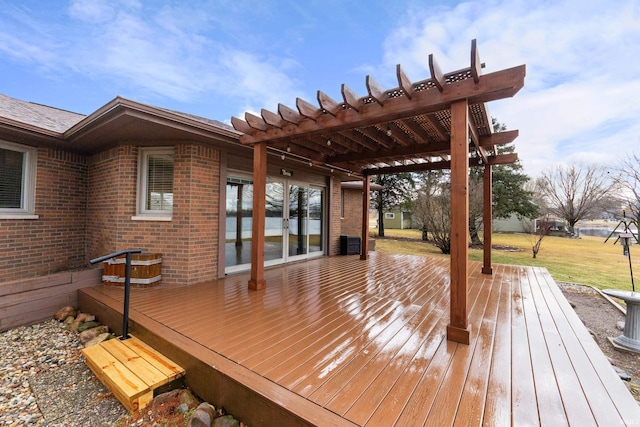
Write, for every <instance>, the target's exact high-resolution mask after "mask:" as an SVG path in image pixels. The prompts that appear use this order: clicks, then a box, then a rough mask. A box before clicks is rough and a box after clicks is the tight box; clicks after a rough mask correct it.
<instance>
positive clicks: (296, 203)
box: [289, 185, 308, 256]
mask: <svg viewBox="0 0 640 427" xmlns="http://www.w3.org/2000/svg"><path fill="white" fill-rule="evenodd" d="M307 191H308V190H307V188H306V187H299V186H297V185H290V186H289V256H295V255H303V254H306V253H307V217H308V210H307Z"/></svg>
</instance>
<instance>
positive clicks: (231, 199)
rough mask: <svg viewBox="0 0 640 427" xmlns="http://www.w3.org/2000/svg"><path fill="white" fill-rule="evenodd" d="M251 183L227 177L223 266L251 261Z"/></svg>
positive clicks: (246, 180) (232, 265) (242, 179)
mask: <svg viewBox="0 0 640 427" xmlns="http://www.w3.org/2000/svg"><path fill="white" fill-rule="evenodd" d="M252 210H253V183H252V182H251V180H248V179H244V178H238V177H228V178H227V200H226V218H225V220H226V224H225V227H226V234H225V267H234V266H238V265H242V264H249V263H250V262H251V221H252V219H253V218H252Z"/></svg>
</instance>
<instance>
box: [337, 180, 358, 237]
mask: <svg viewBox="0 0 640 427" xmlns="http://www.w3.org/2000/svg"><path fill="white" fill-rule="evenodd" d="M343 191H344V218H342V220H341V223H342V231H341V233H340V234H344V235H347V236H360V235H361V234H362V190H354V189H350V188H345V189H344V190H343ZM336 212H340V206H338V210H337V211H336ZM336 216H338V215H336Z"/></svg>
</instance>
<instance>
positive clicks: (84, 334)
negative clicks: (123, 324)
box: [78, 325, 109, 344]
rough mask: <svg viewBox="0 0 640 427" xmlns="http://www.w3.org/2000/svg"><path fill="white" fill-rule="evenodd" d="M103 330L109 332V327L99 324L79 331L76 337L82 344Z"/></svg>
mask: <svg viewBox="0 0 640 427" xmlns="http://www.w3.org/2000/svg"><path fill="white" fill-rule="evenodd" d="M105 332H109V327H108V326H106V325H100V326H97V327H94V328H91V329H87V330H86V331H82V332H80V335H79V336H78V338H79V339H80V342H81V343H82V344H86V343H88V342H89V341H91V340H92V339H94V338H95V337H97V336H98V335H100V334H103V333H105Z"/></svg>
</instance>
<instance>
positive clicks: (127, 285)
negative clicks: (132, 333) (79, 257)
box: [89, 249, 142, 341]
mask: <svg viewBox="0 0 640 427" xmlns="http://www.w3.org/2000/svg"><path fill="white" fill-rule="evenodd" d="M139 253H142V249H125V250H123V251H117V252H113V253H111V254H109V255H105V256H101V257H99V258H94V259H92V260H91V261H89V262H90V263H91V264H97V263H99V262H103V261H106V260H109V259H111V258H116V257H119V256H120V255H126V261H125V264H124V308H123V312H122V337H120V339H121V340H122V341H124V340H126V339H129V338H130V337H129V293H130V290H131V254H139Z"/></svg>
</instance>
